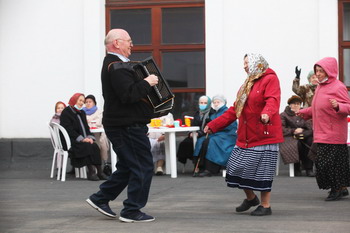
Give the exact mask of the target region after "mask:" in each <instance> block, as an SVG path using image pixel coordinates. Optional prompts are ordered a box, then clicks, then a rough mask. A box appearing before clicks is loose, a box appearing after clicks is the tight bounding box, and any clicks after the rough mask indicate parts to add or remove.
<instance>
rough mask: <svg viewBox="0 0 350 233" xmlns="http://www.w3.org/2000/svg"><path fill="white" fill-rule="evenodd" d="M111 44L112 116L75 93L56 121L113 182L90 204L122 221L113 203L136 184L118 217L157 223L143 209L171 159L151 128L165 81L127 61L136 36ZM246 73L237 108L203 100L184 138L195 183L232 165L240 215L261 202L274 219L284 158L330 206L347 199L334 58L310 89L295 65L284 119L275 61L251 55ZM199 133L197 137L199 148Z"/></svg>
mask: <svg viewBox="0 0 350 233" xmlns="http://www.w3.org/2000/svg"><path fill="white" fill-rule="evenodd" d="M105 47H106V50H107V55H106V57H105V59H104V62H103V67H102V74H101V79H102V91H103V97H104V109H103V111H101V110H100V109H98V107H97V106H96V98H95V97H94V96H93V95H88V96H86V97H85V95H84V94H82V93H76V94H74V95H73V96H72V97H71V98H70V100H69V102H68V105H67V106H66V105H65V104H64V103H63V102H61V101H60V102H57V103H56V105H55V115H54V116H53V117H52V120H51V122H56V123H59V124H61V125H62V126H63V127H64V128H65V129H66V130H67V132H68V134H69V137H70V140H71V142H72V146H71V149H70V151H69V152H70V159H71V164H72V165H73V167H82V166H87V168H88V179H89V180H105V181H104V182H103V183H102V184H101V185H100V187H99V190H98V191H97V192H96V193H94V194H92V195H90V197H89V198H88V199H87V200H86V201H87V203H88V204H89V205H90V206H92V207H93V208H94V209H96V210H98V211H99V212H100V213H102V214H104V215H106V216H108V217H111V218H116V216H117V214H116V213H115V212H113V211H112V209H111V208H110V206H109V202H110V201H113V200H114V199H116V198H117V197H118V196H119V194H120V193H121V192H122V191H123V190H124V189H125V188H126V187H128V188H127V198H126V200H124V202H123V205H124V208H123V209H122V210H121V212H120V217H119V219H120V220H121V221H123V222H150V221H153V220H154V219H155V218H154V217H153V216H150V215H148V214H146V213H144V212H142V211H141V209H142V208H143V207H144V206H145V205H146V203H147V200H148V196H149V190H150V186H151V181H152V176H153V174H156V175H162V174H163V173H164V172H163V167H164V164H165V162H166V161H165V149H164V148H165V146H164V139H165V136H164V134H163V133H148V128H147V124H149V122H150V120H151V119H152V118H153V117H154V112H153V111H152V110H153V109H152V108H151V107H150V106H149V105H148V104H147V101H145V98H147V94H148V93H149V92H150V89H151V87H152V86H154V85H156V84H157V83H158V77H157V76H155V75H149V76H147V77H146V78H144V79H143V80H139V79H136V78H135V71H134V70H133V69H131V68H130V66H128V65H127V64H128V62H129V61H130V60H129V56H130V54H131V49H132V47H133V43H132V40H131V37H130V35H129V34H128V32H127V31H125V30H123V29H112V30H111V31H109V32H108V34H107V36H106V38H105ZM243 68H244V70H245V72H246V73H247V76H246V79H245V81H244V83H243V84H242V85H241V87H240V89H239V91H238V93H237V96H236V100H235V102H234V104H233V105H232V106H231V107H227V101H226V98H225V97H224V96H223V95H215V96H213V97H212V98H210V97H209V96H206V95H203V96H201V97H200V98H199V99H198V111H197V112H195V113H194V116H193V120H192V126H198V127H199V130H198V131H196V132H192V133H189V134H188V135H187V136H186V137H185V139H184V140H183V141H181V143H180V144H179V148H178V150H177V151H178V152H177V158H178V161H179V162H180V163H183V164H186V162H187V160H191V161H192V163H193V173H191V175H193V177H210V176H215V175H218V174H219V173H220V171H221V169H226V170H227V172H226V178H225V180H226V183H227V186H228V187H231V188H239V189H242V190H243V191H244V194H245V199H244V200H243V202H242V203H241V204H240V205H239V206H237V207H236V212H244V211H247V210H249V209H250V208H251V207H254V206H256V209H255V210H254V211H252V212H251V215H253V216H264V215H271V214H272V209H271V191H272V183H273V179H274V175H275V170H276V166H277V161H278V160H277V159H278V156H279V154H280V155H281V157H282V159H283V161H284V163H286V164H288V163H294V169H295V174H296V176H301V175H303V171H304V170H305V175H306V176H308V177H314V176H316V182H317V184H318V186H319V188H320V189H325V190H327V189H330V192H329V194H328V196H327V197H326V199H325V201H335V200H339V199H341V198H342V197H345V196H348V195H349V193H348V190H347V187H349V186H350V168H349V154H348V148H347V128H348V127H347V124H348V122H347V117H348V115H350V98H349V95H348V91H347V88H346V86H345V85H344V84H343V83H342V82H341V81H339V80H338V79H337V76H338V65H337V61H336V59H335V58H331V57H326V58H323V59H321V60H320V61H318V62H316V63H315V65H314V67H313V70H312V71H310V72H309V73H308V75H307V79H308V84H306V85H300V75H301V69H298V67H296V68H295V74H296V76H295V79H294V80H293V83H292V90H293V92H294V93H295V94H296V95H293V96H291V97H290V98H289V99H288V101H287V105H286V107H285V110H284V111H283V112H282V113H279V109H280V101H281V89H280V83H279V79H278V77H277V74H276V73H275V71H274V70H273V69H271V68H270V66H269V64H268V62H267V61H266V59H265V58H264V57H263V56H262V55H260V54H252V53H249V54H246V55H245V56H244V57H243ZM84 105H85V107H84ZM172 120H173V119H172ZM237 121H238V122H239V124H238V123H237ZM95 127H104V132H105V133H91V131H90V129H91V128H95ZM193 134H196V136H197V142H196V144H195V145H194V144H193ZM108 140H109V141H111V143H112V147H113V149H114V150H115V151H116V153H117V156H118V162H117V164H112V166H116V167H117V170H116V171H115V172H113V173H111V172H109V174H106V173H105V172H104V169H103V167H104V166H107V165H108V150H109V149H112V148H109V143H108ZM256 192H260V198H259V197H258V195H257V194H256Z"/></svg>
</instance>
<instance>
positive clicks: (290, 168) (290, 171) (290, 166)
mask: <svg viewBox="0 0 350 233" xmlns="http://www.w3.org/2000/svg"><path fill="white" fill-rule="evenodd" d="M280 158H281V154H280V152H278V156H277V166H276V176H278V174H279V170H280ZM289 177H294V163H290V164H289Z"/></svg>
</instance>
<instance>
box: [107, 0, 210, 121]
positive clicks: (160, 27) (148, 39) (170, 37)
mask: <svg viewBox="0 0 350 233" xmlns="http://www.w3.org/2000/svg"><path fill="white" fill-rule="evenodd" d="M112 28H123V29H125V30H127V31H128V32H129V34H130V36H131V38H132V40H133V44H134V47H133V51H132V54H131V56H130V59H131V60H136V61H140V60H143V59H145V58H147V57H149V56H153V58H154V60H155V61H156V63H157V64H158V66H159V68H160V70H161V71H162V74H163V77H164V78H165V79H166V80H167V82H168V83H169V85H170V87H171V89H172V91H173V92H174V94H175V107H174V110H173V114H174V118H182V117H183V115H184V113H186V114H187V115H191V114H194V112H195V111H196V110H197V104H198V98H199V97H200V95H203V94H204V93H205V41H204V39H205V35H204V28H205V26H204V0H191V1H184V0H181V1H179V0H149V1H142V0H141V1H140V0H138V1H136V0H130V1H125V0H106V31H109V30H110V29H112Z"/></svg>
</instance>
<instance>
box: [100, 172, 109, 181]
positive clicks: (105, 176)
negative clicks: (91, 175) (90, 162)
mask: <svg viewBox="0 0 350 233" xmlns="http://www.w3.org/2000/svg"><path fill="white" fill-rule="evenodd" d="M97 177H98V178H99V179H100V180H107V179H108V176H107V175H106V174H104V173H103V172H101V174H97Z"/></svg>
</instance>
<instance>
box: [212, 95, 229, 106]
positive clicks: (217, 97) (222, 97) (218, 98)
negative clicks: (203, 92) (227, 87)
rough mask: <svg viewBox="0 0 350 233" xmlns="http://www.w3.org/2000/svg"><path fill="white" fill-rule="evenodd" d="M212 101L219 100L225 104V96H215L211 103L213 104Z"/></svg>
mask: <svg viewBox="0 0 350 233" xmlns="http://www.w3.org/2000/svg"><path fill="white" fill-rule="evenodd" d="M214 100H220V101H221V102H223V103H224V104H226V103H227V101H226V98H225V96H223V95H215V96H214V97H213V98H212V101H213V102H214Z"/></svg>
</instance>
